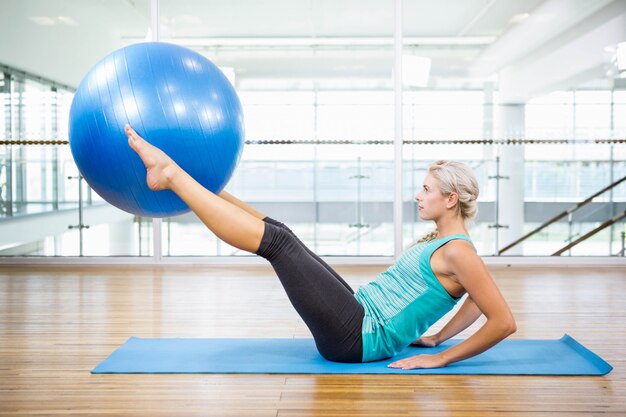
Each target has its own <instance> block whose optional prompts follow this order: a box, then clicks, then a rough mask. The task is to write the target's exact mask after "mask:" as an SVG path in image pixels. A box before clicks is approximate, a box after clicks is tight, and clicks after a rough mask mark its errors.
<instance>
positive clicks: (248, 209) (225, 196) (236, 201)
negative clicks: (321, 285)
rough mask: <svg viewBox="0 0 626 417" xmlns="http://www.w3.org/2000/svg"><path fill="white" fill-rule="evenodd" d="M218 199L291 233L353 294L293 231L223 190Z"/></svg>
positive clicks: (340, 278)
mask: <svg viewBox="0 0 626 417" xmlns="http://www.w3.org/2000/svg"><path fill="white" fill-rule="evenodd" d="M218 196H219V197H222V198H223V199H224V200H226V201H228V202H229V203H231V204H234V205H236V206H237V207H239V208H241V209H243V210H245V211H246V212H248V213H250V214H251V215H253V216H255V217H256V218H258V219H261V220H263V221H264V222H266V223H271V224H274V225H276V226H278V227H282V228H284V229H286V230H287V231H289V233H291V234H292V235H293V236H294V237H295V238H296V240H297V241H298V242H299V243H300V244H301V245H302V246H303V247H304V249H305V250H306V251H307V252H308V253H309V255H311V256H312V257H313V258H315V259H316V260H317V261H318V262H319V263H320V264H322V266H323V267H324V268H326V270H327V271H328V272H330V273H331V274H333V276H334V277H335V278H336V279H337V280H338V281H339V282H341V284H342V285H343V286H344V287H346V288H347V289H348V291H350V292H351V293H352V294H354V290H353V289H352V288H351V287H350V285H348V283H347V282H346V281H344V280H343V278H342V277H341V276H340V275H339V274H338V273H337V272H336V271H335V270H334V269H333V268H331V267H330V265H328V264H327V263H326V262H324V261H323V260H322V258H320V257H319V256H317V255H316V254H315V252H313V251H312V250H310V249H309V248H308V247H307V246H306V245H305V244H304V243H302V241H300V239H298V236H296V234H295V233H293V231H292V230H291V229H290V228H289V227H287V226H286V225H285V224H284V223H281V222H279V221H278V220H274V219H272V218H271V217H268V216H266V215H265V214H263V213H261V212H260V211H258V210H256V209H255V208H253V207H252V206H250V205H249V204H246V203H245V202H243V201H241V200H240V199H238V198H237V197H235V196H234V195H232V194H230V193H228V192H226V191H225V190H222V192H220V193H219V194H218Z"/></svg>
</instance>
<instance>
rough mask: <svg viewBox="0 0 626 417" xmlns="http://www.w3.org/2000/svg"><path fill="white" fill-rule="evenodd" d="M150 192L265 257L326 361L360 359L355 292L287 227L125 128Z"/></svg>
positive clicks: (360, 318)
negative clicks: (202, 180)
mask: <svg viewBox="0 0 626 417" xmlns="http://www.w3.org/2000/svg"><path fill="white" fill-rule="evenodd" d="M126 134H127V136H128V142H129V144H130V146H131V147H132V148H133V150H135V152H137V154H138V155H139V157H140V158H141V159H142V161H143V163H144V165H145V166H146V170H147V175H146V182H147V183H148V186H149V187H150V189H152V190H163V189H171V190H173V191H174V192H175V193H176V194H177V195H178V196H179V197H180V198H181V199H182V200H183V201H185V202H186V203H187V205H189V207H190V208H191V209H192V210H193V212H194V213H195V214H196V215H197V216H198V217H199V218H200V219H201V220H202V222H203V223H204V224H205V225H206V226H207V227H208V228H209V229H210V230H211V231H213V233H215V234H216V235H217V236H218V237H219V238H220V239H222V240H223V241H224V242H226V243H228V244H230V245H231V246H235V247H237V248H239V249H242V250H246V251H249V252H252V253H256V254H258V255H259V256H262V257H264V258H265V259H267V260H268V261H269V262H270V264H271V265H272V267H273V268H274V270H275V271H276V274H277V275H278V278H279V279H280V281H281V283H282V285H283V287H284V288H285V291H286V293H287V296H288V297H289V299H290V301H291V303H292V304H293V306H294V307H295V309H296V311H298V313H299V314H300V316H301V317H302V319H303V320H304V322H305V323H306V324H307V326H308V327H309V329H310V330H311V333H312V334H313V337H314V339H315V343H316V345H317V347H318V350H319V351H320V353H321V354H322V355H323V356H324V357H325V358H327V359H329V360H336V361H343V362H360V361H361V360H362V339H361V326H362V322H363V316H364V310H363V307H362V306H361V305H360V304H359V303H358V301H357V300H356V298H355V297H354V296H353V294H352V293H351V292H350V291H348V289H347V288H346V287H345V286H344V285H342V283H341V282H339V281H338V280H337V279H336V278H335V277H334V276H333V274H331V273H330V272H329V271H328V270H326V268H324V267H323V266H322V265H321V264H320V263H319V262H318V261H317V260H316V259H315V258H313V257H312V256H311V255H309V253H308V252H307V251H306V249H305V247H304V245H302V244H301V243H300V242H299V241H298V240H297V239H296V238H295V236H294V235H293V234H292V233H290V232H289V231H288V230H286V229H285V228H281V227H278V226H276V225H273V224H270V223H266V222H264V221H263V220H261V219H259V218H257V217H255V216H254V215H252V214H250V213H248V212H247V211H246V210H244V209H242V208H241V207H238V206H237V205H234V204H231V203H230V202H228V201H226V200H224V199H222V198H220V197H218V196H217V195H215V194H214V193H212V192H211V191H209V190H207V189H205V188H204V187H202V186H201V185H200V184H199V183H198V182H197V181H195V180H194V179H193V178H191V177H190V176H189V175H188V174H187V173H186V172H185V171H183V170H182V169H181V168H180V167H179V166H178V165H176V163H175V162H174V161H172V160H171V158H169V157H168V156H167V155H166V154H165V153H163V152H162V151H161V150H160V149H158V148H156V147H154V146H152V145H150V144H149V143H148V142H146V141H145V140H144V139H143V138H141V137H140V136H139V135H137V133H136V132H135V131H134V130H133V129H132V128H131V127H130V126H126Z"/></svg>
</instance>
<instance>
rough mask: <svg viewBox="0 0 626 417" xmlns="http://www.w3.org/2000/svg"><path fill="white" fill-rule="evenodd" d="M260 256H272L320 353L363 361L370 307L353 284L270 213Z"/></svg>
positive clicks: (325, 355) (342, 360)
mask: <svg viewBox="0 0 626 417" xmlns="http://www.w3.org/2000/svg"><path fill="white" fill-rule="evenodd" d="M263 221H264V222H265V232H264V233H263V239H262V240H261V245H260V246H259V249H258V251H257V252H256V254H257V255H259V256H262V257H263V258H265V259H267V260H268V261H269V262H270V264H271V265H272V267H273V268H274V271H276V275H278V278H279V279H280V282H281V283H282V285H283V287H284V288H285V292H286V293H287V297H289V301H291V304H292V305H293V306H294V308H295V309H296V311H297V312H298V314H299V315H300V317H302V320H304V322H305V323H306V325H307V327H308V328H309V330H310V331H311V333H312V334H313V339H314V340H315V345H316V346H317V350H318V351H319V352H320V354H321V355H322V356H323V357H324V358H326V359H327V360H330V361H335V362H362V359H363V342H362V336H361V326H362V325H363V316H364V310H363V307H362V306H361V304H359V302H358V301H357V300H356V298H355V297H354V291H353V290H352V288H350V286H349V285H348V284H347V283H346V282H345V281H344V280H343V279H342V278H341V277H340V276H339V274H337V272H335V271H334V270H333V269H332V268H331V267H330V266H328V265H327V264H326V263H325V262H324V261H323V260H321V259H320V258H319V256H317V255H316V254H315V253H313V252H312V251H311V250H309V249H308V248H307V247H306V246H305V245H304V243H302V242H301V241H300V240H299V239H298V238H297V237H296V235H295V234H294V233H293V232H292V231H291V229H289V228H288V227H287V226H285V225H284V224H283V223H281V222H279V221H276V220H274V219H271V218H269V217H266V218H264V219H263Z"/></svg>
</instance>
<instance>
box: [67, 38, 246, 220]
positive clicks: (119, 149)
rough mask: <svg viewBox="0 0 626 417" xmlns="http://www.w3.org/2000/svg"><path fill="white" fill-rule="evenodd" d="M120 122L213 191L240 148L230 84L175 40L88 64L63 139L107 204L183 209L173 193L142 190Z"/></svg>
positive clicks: (160, 213)
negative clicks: (173, 42)
mask: <svg viewBox="0 0 626 417" xmlns="http://www.w3.org/2000/svg"><path fill="white" fill-rule="evenodd" d="M126 123H128V124H130V125H131V126H132V127H133V128H134V129H135V130H136V131H137V133H138V134H139V135H140V136H142V137H143V138H145V139H146V140H147V141H148V142H150V143H152V144H153V145H155V146H157V147H158V148H160V149H162V150H163V151H164V152H165V153H166V154H168V155H169V156H170V157H171V158H172V159H173V160H174V161H175V162H176V163H177V164H178V165H179V166H180V167H181V168H183V169H184V170H185V171H187V173H189V174H190V175H191V176H192V177H193V178H194V179H195V180H196V181H198V182H199V183H200V184H202V185H203V186H204V187H205V188H207V189H209V190H211V191H213V192H214V193H216V194H217V193H219V192H220V191H221V190H222V189H223V188H224V187H225V186H226V184H227V183H228V181H229V179H230V177H231V176H232V174H233V172H234V170H235V168H236V166H237V163H238V162H239V159H240V157H241V152H242V150H243V137H244V127H243V113H242V109H241V103H240V101H239V98H238V97H237V94H236V92H235V89H234V88H233V86H232V85H231V84H230V82H229V81H228V79H227V78H226V77H225V76H224V74H223V73H222V72H221V71H220V70H219V68H217V66H215V65H214V64H213V63H211V61H209V60H208V59H206V58H205V57H203V56H202V55H200V54H198V53H197V52H194V51H191V50H189V49H187V48H183V47H181V46H178V45H173V44H168V43H161V42H150V43H139V44H134V45H130V46H127V47H124V48H122V49H119V50H117V51H115V52H113V53H111V54H110V55H108V56H106V57H105V58H104V59H102V61H100V62H98V63H97V64H96V65H95V66H94V67H93V68H91V69H90V70H89V72H88V73H87V75H86V76H85V78H84V79H83V80H82V81H81V83H80V85H79V86H78V89H77V90H76V94H75V95H74V99H73V101H72V106H71V109H70V118H69V140H70V147H71V150H72V155H73V157H74V160H75V162H76V165H77V166H78V169H79V171H80V172H81V174H82V175H83V177H84V178H85V180H86V181H87V183H88V184H89V185H90V186H91V187H92V188H93V190H94V191H95V192H96V193H98V195H100V196H101V197H102V198H103V199H105V200H106V201H107V202H109V203H110V204H112V205H114V206H116V207H118V208H120V209H122V210H124V211H127V212H129V213H133V214H136V215H139V216H149V217H168V216H176V215H179V214H182V213H185V212H187V211H189V207H188V206H187V205H186V204H185V203H184V202H183V201H182V200H181V199H180V198H179V197H178V196H177V195H176V194H175V193H173V192H172V191H170V190H163V191H152V190H150V189H149V188H148V186H147V185H146V168H145V166H144V165H143V163H142V161H141V159H140V158H139V156H138V155H137V154H136V153H135V152H134V151H133V150H132V149H131V148H130V146H129V145H128V141H127V138H126V135H125V133H124V125H125V124H126Z"/></svg>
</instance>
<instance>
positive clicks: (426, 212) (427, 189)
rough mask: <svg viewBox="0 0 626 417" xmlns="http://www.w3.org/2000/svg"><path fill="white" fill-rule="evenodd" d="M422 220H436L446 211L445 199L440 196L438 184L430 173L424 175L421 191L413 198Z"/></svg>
mask: <svg viewBox="0 0 626 417" xmlns="http://www.w3.org/2000/svg"><path fill="white" fill-rule="evenodd" d="M415 200H417V204H418V211H419V216H420V218H421V219H422V220H436V219H438V218H439V217H441V216H442V215H443V214H444V213H445V211H446V202H447V198H446V196H444V195H443V194H441V190H439V184H438V182H437V180H436V179H435V177H433V176H432V175H431V174H430V173H428V174H426V177H425V178H424V183H423V185H422V189H421V191H420V192H419V193H417V195H416V196H415Z"/></svg>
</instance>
